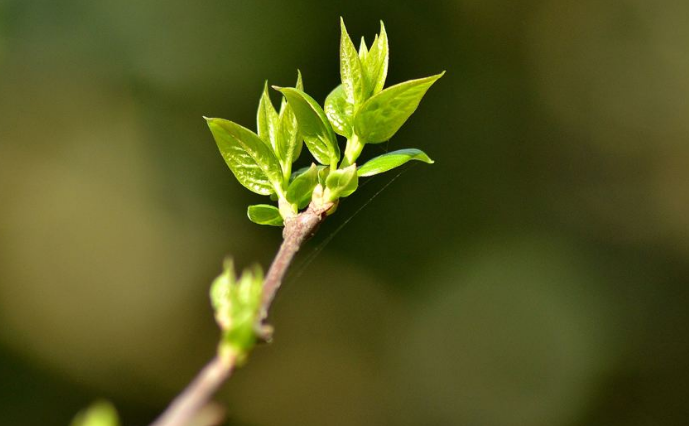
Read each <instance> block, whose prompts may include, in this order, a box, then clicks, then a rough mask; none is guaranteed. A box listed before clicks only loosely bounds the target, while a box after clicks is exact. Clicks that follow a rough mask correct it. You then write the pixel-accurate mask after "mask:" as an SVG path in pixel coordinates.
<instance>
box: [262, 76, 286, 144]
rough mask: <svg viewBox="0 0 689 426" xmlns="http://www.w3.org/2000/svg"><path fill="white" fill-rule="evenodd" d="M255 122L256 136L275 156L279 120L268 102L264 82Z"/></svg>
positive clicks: (270, 102)
mask: <svg viewBox="0 0 689 426" xmlns="http://www.w3.org/2000/svg"><path fill="white" fill-rule="evenodd" d="M256 122H257V128H258V136H259V137H260V138H261V140H262V141H263V142H265V143H266V144H267V145H268V146H270V147H271V149H272V150H273V152H275V153H276V154H277V153H278V151H277V145H278V129H279V123H280V122H279V120H278V113H277V112H276V111H275V107H273V102H272V101H271V100H270V96H269V94H268V82H267V81H266V83H265V86H264V87H263V93H262V94H261V100H260V101H259V102H258V113H257V114H256Z"/></svg>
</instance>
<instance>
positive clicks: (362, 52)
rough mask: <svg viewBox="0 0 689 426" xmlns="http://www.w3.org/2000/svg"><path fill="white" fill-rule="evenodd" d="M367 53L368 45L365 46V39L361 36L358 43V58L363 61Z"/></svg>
mask: <svg viewBox="0 0 689 426" xmlns="http://www.w3.org/2000/svg"><path fill="white" fill-rule="evenodd" d="M367 54H368V47H366V40H365V39H364V37H361V42H360V43H359V60H360V61H362V63H363V61H364V60H365V59H366V55H367Z"/></svg>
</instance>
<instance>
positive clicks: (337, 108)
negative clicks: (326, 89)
mask: <svg viewBox="0 0 689 426" xmlns="http://www.w3.org/2000/svg"><path fill="white" fill-rule="evenodd" d="M325 115H326V116H327V117H328V120H329V121H330V124H332V126H333V129H334V130H335V132H336V133H337V134H338V135H342V136H344V137H346V138H351V137H352V118H353V115H354V105H352V104H351V103H349V102H348V101H347V95H346V94H345V92H344V87H343V86H342V85H341V84H340V85H339V86H337V87H336V88H335V89H334V90H333V91H332V92H330V94H329V95H328V97H327V98H326V99H325Z"/></svg>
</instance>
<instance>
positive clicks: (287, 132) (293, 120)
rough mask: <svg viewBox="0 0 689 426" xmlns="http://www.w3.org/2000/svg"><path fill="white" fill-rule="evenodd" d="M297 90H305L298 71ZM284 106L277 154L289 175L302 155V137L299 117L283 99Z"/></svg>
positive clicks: (282, 107) (281, 111)
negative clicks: (293, 164)
mask: <svg viewBox="0 0 689 426" xmlns="http://www.w3.org/2000/svg"><path fill="white" fill-rule="evenodd" d="M296 88H297V89H299V90H302V91H303V90H304V83H303V82H302V79H301V72H299V71H297V84H296ZM282 101H283V102H282V105H281V106H280V114H279V122H280V137H279V138H278V146H277V150H276V152H277V154H278V157H279V158H280V159H281V161H282V163H283V171H284V172H285V173H288V171H289V170H291V165H292V163H294V162H295V161H296V160H297V158H299V154H301V147H302V140H303V139H302V136H301V134H300V132H299V126H298V122H297V117H296V116H295V115H294V111H293V110H292V107H291V106H290V105H289V104H288V103H287V101H285V98H284V97H283V98H282Z"/></svg>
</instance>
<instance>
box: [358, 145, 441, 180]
mask: <svg viewBox="0 0 689 426" xmlns="http://www.w3.org/2000/svg"><path fill="white" fill-rule="evenodd" d="M411 160H417V161H423V162H424V163H427V164H433V163H434V161H433V160H431V159H430V158H429V157H428V155H426V154H425V153H424V152H423V151H421V150H419V149H414V148H410V149H400V150H398V151H392V152H388V153H387V154H383V155H381V156H379V157H375V158H372V159H370V160H369V161H367V162H366V164H364V165H363V166H361V167H359V169H358V170H357V174H358V175H359V177H367V176H373V175H377V174H380V173H384V172H387V171H388V170H392V169H394V168H395V167H399V166H401V165H403V164H405V163H407V162H408V161H411Z"/></svg>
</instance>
